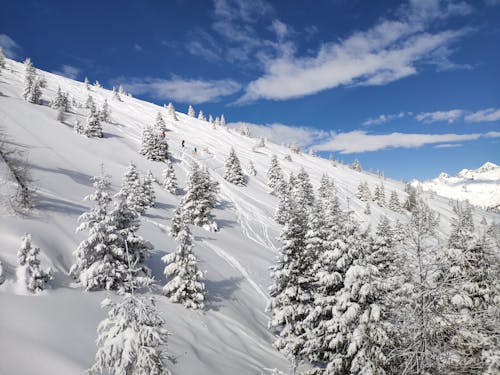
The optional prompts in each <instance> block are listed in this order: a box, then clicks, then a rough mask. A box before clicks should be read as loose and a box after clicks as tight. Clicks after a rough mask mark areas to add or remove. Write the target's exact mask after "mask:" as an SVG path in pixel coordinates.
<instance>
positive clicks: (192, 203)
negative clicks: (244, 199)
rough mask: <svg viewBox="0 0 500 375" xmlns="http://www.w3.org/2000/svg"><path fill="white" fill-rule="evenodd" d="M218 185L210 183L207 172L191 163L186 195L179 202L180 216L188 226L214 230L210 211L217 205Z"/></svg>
mask: <svg viewBox="0 0 500 375" xmlns="http://www.w3.org/2000/svg"><path fill="white" fill-rule="evenodd" d="M218 186H219V184H218V183H217V182H216V181H212V179H211V178H210V175H209V173H208V171H204V170H202V169H201V168H200V166H199V165H198V163H193V165H192V167H191V171H190V173H189V176H188V183H187V187H186V190H187V191H186V195H184V197H183V198H182V200H181V207H182V214H185V215H186V216H185V218H186V220H187V222H188V223H189V224H194V225H196V226H199V227H205V228H207V229H210V228H214V225H215V223H214V221H213V215H212V209H213V208H214V207H215V205H216V204H217V192H218V190H219V187H218Z"/></svg>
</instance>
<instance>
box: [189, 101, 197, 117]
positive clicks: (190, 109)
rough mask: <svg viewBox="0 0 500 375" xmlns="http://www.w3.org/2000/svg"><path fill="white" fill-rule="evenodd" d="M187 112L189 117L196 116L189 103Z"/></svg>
mask: <svg viewBox="0 0 500 375" xmlns="http://www.w3.org/2000/svg"><path fill="white" fill-rule="evenodd" d="M187 114H188V116H189V117H196V113H195V112H194V108H193V106H192V105H191V104H190V105H189V108H188V113H187Z"/></svg>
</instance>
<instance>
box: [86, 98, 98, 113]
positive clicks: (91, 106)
mask: <svg viewBox="0 0 500 375" xmlns="http://www.w3.org/2000/svg"><path fill="white" fill-rule="evenodd" d="M85 108H87V109H88V110H89V111H91V112H97V107H96V105H95V102H94V98H93V97H92V96H91V95H90V94H89V95H87V100H86V101H85Z"/></svg>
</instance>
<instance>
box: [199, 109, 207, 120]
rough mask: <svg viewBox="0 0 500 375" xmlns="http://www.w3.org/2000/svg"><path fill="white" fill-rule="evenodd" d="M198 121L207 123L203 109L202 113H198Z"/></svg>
mask: <svg viewBox="0 0 500 375" xmlns="http://www.w3.org/2000/svg"><path fill="white" fill-rule="evenodd" d="M198 120H201V121H206V118H205V115H204V114H203V111H202V110H201V109H200V112H199V113H198Z"/></svg>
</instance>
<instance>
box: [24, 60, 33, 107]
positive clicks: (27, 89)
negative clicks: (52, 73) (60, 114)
mask: <svg viewBox="0 0 500 375" xmlns="http://www.w3.org/2000/svg"><path fill="white" fill-rule="evenodd" d="M35 80H36V70H35V67H34V66H33V63H32V62H31V59H30V58H29V57H28V58H27V59H26V60H24V92H23V98H24V99H25V100H27V101H29V97H30V96H31V91H32V86H33V83H34V82H35Z"/></svg>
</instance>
